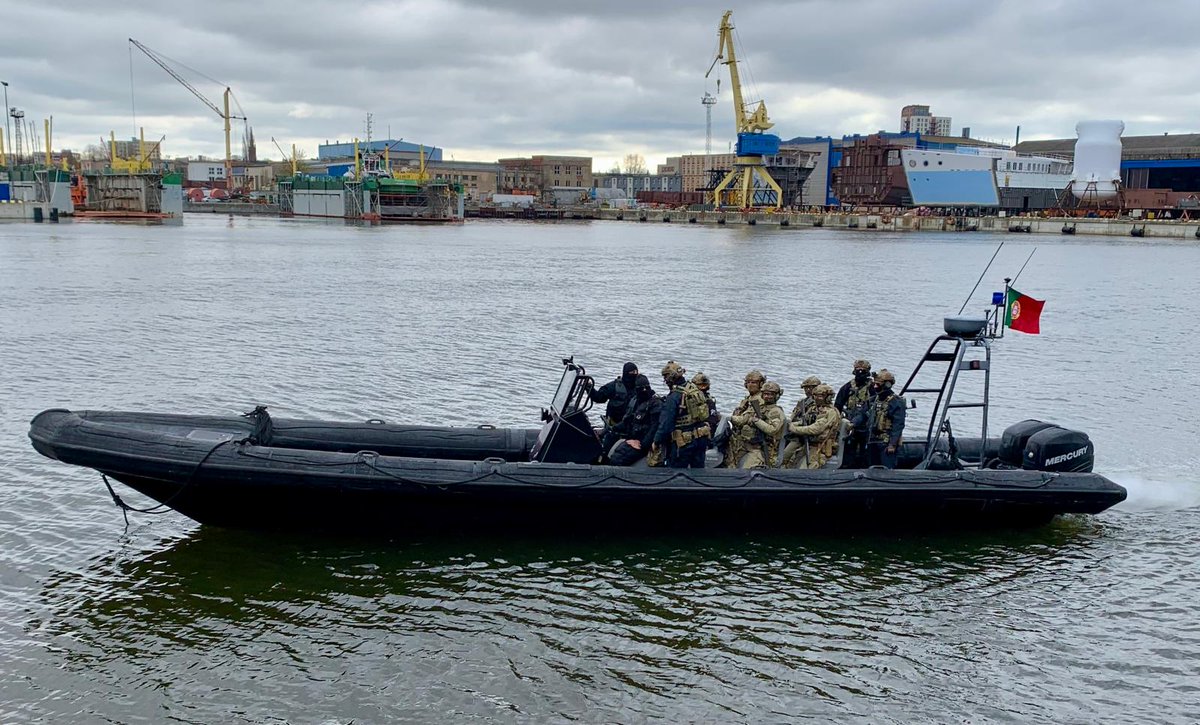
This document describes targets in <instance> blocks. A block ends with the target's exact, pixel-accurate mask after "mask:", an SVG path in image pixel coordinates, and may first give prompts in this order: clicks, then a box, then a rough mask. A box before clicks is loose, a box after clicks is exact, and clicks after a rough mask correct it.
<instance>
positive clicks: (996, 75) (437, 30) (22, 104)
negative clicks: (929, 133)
mask: <svg viewBox="0 0 1200 725" xmlns="http://www.w3.org/2000/svg"><path fill="white" fill-rule="evenodd" d="M726 9H732V10H733V11H734V16H733V19H734V24H735V25H736V27H737V31H736V33H737V40H738V52H739V53H740V54H741V55H740V57H739V60H740V61H742V62H741V63H739V65H740V67H741V69H742V73H743V78H744V80H745V81H746V85H747V86H748V87H747V89H746V93H747V96H748V97H749V98H763V99H765V100H766V102H767V108H768V111H769V113H770V116H771V119H772V120H773V121H774V122H775V128H774V129H773V130H774V131H775V132H777V133H778V134H779V135H780V136H781V137H782V138H784V139H787V138H791V137H794V136H800V135H817V134H820V135H835V136H840V135H843V134H849V133H870V132H874V131H878V130H880V129H886V130H893V131H894V130H897V129H898V126H899V114H900V107H901V106H903V105H905V104H908V103H922V104H928V105H929V106H931V107H932V110H933V112H934V113H935V114H937V115H947V116H951V117H952V118H953V127H954V131H955V133H958V132H959V130H960V129H961V127H963V126H970V127H971V129H972V135H973V136H975V137H977V138H986V139H992V140H997V141H1008V142H1011V141H1012V139H1013V137H1014V135H1015V129H1016V127H1017V126H1018V125H1020V126H1021V138H1022V139H1025V140H1032V139H1039V138H1062V137H1073V136H1074V126H1075V122H1076V121H1078V120H1080V119H1084V118H1119V119H1122V120H1124V121H1125V126H1126V134H1127V135H1139V134H1160V133H1165V132H1170V133H1177V132H1195V131H1198V130H1200V97H1198V95H1197V93H1196V92H1195V89H1196V88H1197V87H1198V86H1200V83H1198V82H1197V81H1198V80H1200V43H1197V41H1196V38H1195V32H1196V28H1198V27H1200V3H1198V2H1195V0H1179V1H1177V2H1176V1H1172V0H1155V1H1152V2H1130V1H1128V0H1078V1H1075V0H1029V1H1025V0H1020V1H1017V0H1008V1H998V2H996V1H994V2H987V3H982V2H974V1H973V0H910V1H908V2H897V1H896V0H862V1H856V0H836V1H835V0H812V1H810V2H764V1H762V0H758V1H756V2H753V3H734V2H730V0H722V1H721V2H712V1H710V0H689V1H687V2H660V1H658V0H641V1H640V2H621V1H611V2H591V3H579V2H570V1H564V0H507V1H506V2H503V3H493V2H482V1H479V2H474V1H470V0H464V1H461V2H448V1H447V2H434V1H432V0H422V1H420V2H387V3H371V2H360V3H352V4H351V3H339V2H328V1H327V2H309V1H307V0H291V1H289V2H244V1H234V0H204V2H190V3H171V4H168V5H164V4H162V3H141V2H125V3H120V4H118V3H96V2H92V3H81V2H60V1H56V0H39V2H9V3H4V5H3V6H2V8H0V29H2V30H0V79H2V80H5V81H8V83H9V88H8V93H9V105H13V106H17V107H19V108H21V109H23V110H24V111H25V112H26V115H27V118H31V119H37V126H38V128H39V131H40V129H41V119H43V118H46V117H47V116H49V115H53V116H54V135H55V143H54V145H55V147H56V148H59V147H67V148H73V149H76V150H81V149H82V148H83V147H84V146H86V145H87V144H91V143H98V142H99V138H100V136H101V135H104V136H107V134H108V132H109V130H115V131H116V132H117V136H118V138H120V137H122V136H124V137H126V138H128V137H130V136H133V135H135V134H136V129H137V127H138V126H139V125H140V126H144V127H145V130H146V136H147V138H148V139H151V140H157V139H158V138H159V137H161V136H164V135H165V136H166V140H165V141H164V142H163V151H164V154H165V155H168V156H177V155H196V154H206V155H210V156H214V157H219V156H223V155H224V140H223V139H224V136H223V133H222V123H221V120H220V118H219V117H217V116H216V115H215V114H214V113H213V112H212V111H210V110H209V109H208V108H206V107H205V106H204V105H203V104H202V103H201V102H200V101H198V100H197V99H196V98H194V97H193V96H192V95H191V94H189V93H188V91H187V90H185V89H184V88H183V87H182V86H181V85H179V84H178V83H176V82H175V81H174V80H172V79H171V78H170V77H169V76H168V75H167V74H166V73H164V72H163V71H162V70H161V69H160V68H158V67H157V66H155V65H154V64H153V63H152V62H151V61H150V60H149V59H148V58H147V57H146V56H144V55H142V54H141V52H140V51H138V50H136V49H132V53H131V46H130V45H129V43H128V41H127V38H128V37H131V36H132V37H133V38H135V39H137V40H139V41H141V42H142V43H144V44H146V45H147V46H149V47H151V48H152V49H154V50H156V51H159V52H161V53H163V54H165V55H167V56H169V57H170V58H172V59H174V60H176V61H180V62H182V63H184V64H186V65H187V66H189V67H191V68H194V69H196V70H197V71H200V72H202V73H203V74H205V75H207V76H210V77H211V78H214V79H217V80H220V81H222V82H223V83H227V84H229V85H230V86H231V87H232V88H233V92H234V94H235V95H236V97H237V99H238V100H239V101H240V104H241V107H242V108H243V109H244V110H245V113H246V115H247V116H248V117H249V122H250V124H251V125H252V126H253V128H254V132H255V135H256V137H257V139H258V151H259V157H260V158H264V157H269V158H280V153H279V152H278V151H277V150H276V149H275V148H274V146H273V145H272V144H271V142H270V138H271V137H272V136H274V137H275V138H276V139H278V140H279V141H280V144H281V145H282V146H284V147H285V148H290V144H291V143H295V144H297V146H298V147H300V148H301V149H303V150H305V151H307V152H308V153H309V154H310V155H315V154H316V148H317V145H318V144H320V143H323V142H324V141H325V140H327V139H328V140H331V141H332V140H336V139H341V140H350V139H352V138H353V137H354V136H359V137H363V136H365V125H364V124H365V116H366V114H367V112H371V113H373V114H374V118H375V130H374V137H375V138H385V137H387V135H388V132H389V129H390V132H391V137H392V138H403V139H405V140H406V141H413V142H417V143H425V144H427V145H435V146H439V147H441V148H443V149H445V157H446V158H447V159H449V158H451V157H453V158H455V159H458V160H476V161H494V160H495V159H497V158H500V157H504V156H528V155H532V154H538V153H547V154H578V155H585V156H592V157H594V159H595V162H594V166H595V168H596V170H598V171H602V170H607V169H608V168H610V167H611V166H612V164H613V162H614V161H616V160H618V159H620V158H621V157H623V156H624V155H625V154H628V153H639V154H642V155H643V156H644V157H645V158H646V160H647V162H649V164H650V168H651V169H653V164H655V163H659V162H661V161H662V160H663V159H664V158H665V157H667V156H674V155H679V154H684V153H703V151H704V108H703V106H702V105H701V104H700V98H701V96H702V95H703V94H704V93H705V91H708V92H711V93H716V91H717V85H716V78H717V77H718V75H719V76H720V78H721V88H720V96H719V98H720V100H719V103H718V104H717V105H716V106H715V107H714V108H713V150H714V151H715V152H719V151H723V150H725V149H726V148H727V147H728V145H729V143H730V142H731V141H732V140H733V137H734V130H733V110H732V108H731V94H730V93H729V84H728V75H727V71H725V69H724V68H723V67H718V69H716V70H714V71H713V75H712V76H711V77H710V78H709V79H707V80H706V79H705V77H704V74H705V71H706V70H707V69H708V67H709V64H710V62H711V61H712V58H713V56H714V55H715V51H716V41H717V25H718V23H719V21H720V18H721V14H722V12H723V11H724V10H726ZM131 67H132V84H131V82H130V77H131ZM183 74H184V75H185V76H186V77H188V78H189V80H190V81H192V82H193V84H194V85H196V87H197V88H198V89H200V91H201V92H202V93H204V94H205V95H206V96H208V97H209V98H211V99H212V100H213V101H214V102H216V103H217V105H220V103H221V91H222V90H223V88H222V86H219V85H217V84H215V83H212V82H211V81H209V80H206V79H205V78H203V77H202V76H199V75H196V74H193V73H191V72H190V71H183ZM131 86H132V98H131ZM135 110H136V122H135V115H134V111H135ZM235 113H236V110H235ZM239 138H240V132H238V131H235V140H234V153H235V154H237V153H238V152H239V149H240V142H239V140H238V139H239ZM10 143H11V142H10V140H9V139H8V138H7V136H6V146H10Z"/></svg>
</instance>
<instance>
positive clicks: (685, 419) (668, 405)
mask: <svg viewBox="0 0 1200 725" xmlns="http://www.w3.org/2000/svg"><path fill="white" fill-rule="evenodd" d="M686 372H687V371H686V370H684V369H683V367H681V366H680V365H679V363H677V362H675V361H674V360H669V361H667V364H666V365H664V366H663V369H662V377H663V382H664V383H666V384H667V387H668V388H669V389H670V391H671V392H670V393H669V394H668V395H667V397H666V399H665V400H663V403H662V414H661V415H660V416H659V424H658V432H657V433H655V434H654V448H655V449H656V450H660V451H665V453H666V461H667V465H668V466H670V467H671V468H704V452H705V451H707V450H708V440H709V439H710V438H712V429H711V428H709V427H708V400H707V399H706V398H705V397H704V393H703V392H701V391H700V388H697V387H696V386H695V385H692V384H691V383H686V384H685V382H684V380H685V378H684V377H683V375H684V373H686Z"/></svg>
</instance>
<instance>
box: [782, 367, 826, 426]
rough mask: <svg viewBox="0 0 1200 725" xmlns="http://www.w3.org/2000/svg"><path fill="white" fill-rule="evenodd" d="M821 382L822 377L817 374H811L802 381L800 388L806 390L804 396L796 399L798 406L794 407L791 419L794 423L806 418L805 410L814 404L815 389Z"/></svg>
mask: <svg viewBox="0 0 1200 725" xmlns="http://www.w3.org/2000/svg"><path fill="white" fill-rule="evenodd" d="M820 384H821V379H820V378H818V377H817V376H816V375H809V376H808V377H807V378H805V379H804V382H803V383H800V389H801V390H803V391H804V397H803V398H801V399H800V400H798V401H796V407H795V408H792V417H791V418H790V419H789V420H790V421H791V422H792V423H798V422H800V420H802V419H803V418H804V414H805V412H807V411H808V409H809V408H810V407H812V405H813V391H814V390H816V389H817V386H818V385H820Z"/></svg>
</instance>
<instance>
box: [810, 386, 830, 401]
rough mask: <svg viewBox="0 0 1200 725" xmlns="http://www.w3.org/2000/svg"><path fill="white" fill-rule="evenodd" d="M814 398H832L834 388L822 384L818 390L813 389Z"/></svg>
mask: <svg viewBox="0 0 1200 725" xmlns="http://www.w3.org/2000/svg"><path fill="white" fill-rule="evenodd" d="M813 397H814V398H832V397H833V388H831V387H829V386H828V385H825V384H824V383H822V384H821V385H818V386H817V387H816V388H814V389H813Z"/></svg>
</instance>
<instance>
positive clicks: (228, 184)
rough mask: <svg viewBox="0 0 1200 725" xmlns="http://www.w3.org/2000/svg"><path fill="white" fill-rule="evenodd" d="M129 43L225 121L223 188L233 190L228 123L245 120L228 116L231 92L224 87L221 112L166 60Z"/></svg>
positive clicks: (244, 118)
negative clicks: (223, 105)
mask: <svg viewBox="0 0 1200 725" xmlns="http://www.w3.org/2000/svg"><path fill="white" fill-rule="evenodd" d="M129 42H130V43H132V44H133V45H134V46H135V47H137V49H138V50H140V51H142V52H143V53H145V54H146V57H147V58H149V59H150V60H152V61H154V62H155V63H157V64H158V67H159V68H162V69H163V70H165V71H166V72H167V74H168V75H169V76H171V77H172V78H174V79H175V80H177V81H179V84H180V85H181V86H183V87H184V88H186V89H188V90H189V91H191V92H192V95H193V96H195V97H196V98H199V99H200V102H201V103H203V104H204V105H206V106H208V107H209V108H210V109H212V112H213V113H215V114H217V115H218V116H220V117H221V118H222V119H223V120H224V121H225V188H226V189H232V188H233V156H232V154H231V152H230V146H229V121H230V119H233V118H236V119H239V120H242V121H245V120H246V117H245V116H231V115H229V96H230V94H231V93H233V91H231V90H230V89H229V86H225V94H224V95H225V110H224V111H222V110H221V109H220V108H218V107H217V104H215V103H213V102H212V101H210V100H208V98H206V97H205V96H204V94H203V93H201V92H200V91H198V90H196V87H195V86H193V85H192V84H191V83H188V81H187V79H186V78H184V77H183V76H181V75H179V73H178V72H176V70H175V69H174V68H172V67H171V65H170V64H169V63H167V61H166V59H164V58H163V57H162V56H160V55H159V54H158V53H155V52H154V51H153V50H150V49H149V48H147V47H146V46H144V45H142V44H141V43H139V42H138V41H136V40H134V39H133V38H130V39H129ZM239 110H240V109H239Z"/></svg>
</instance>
